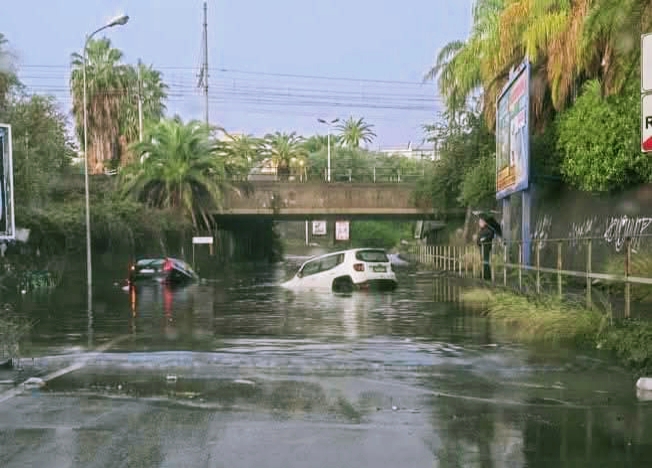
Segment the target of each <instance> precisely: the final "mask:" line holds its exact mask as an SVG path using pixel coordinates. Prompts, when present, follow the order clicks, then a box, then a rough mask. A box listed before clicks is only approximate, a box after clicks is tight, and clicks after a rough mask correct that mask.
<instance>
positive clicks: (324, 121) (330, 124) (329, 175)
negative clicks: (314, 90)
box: [317, 119, 340, 182]
mask: <svg viewBox="0 0 652 468" xmlns="http://www.w3.org/2000/svg"><path fill="white" fill-rule="evenodd" d="M339 121H340V119H333V120H331V121H330V122H327V121H326V120H324V119H317V122H319V123H323V124H324V125H328V170H327V171H326V174H327V176H326V180H327V181H328V182H330V181H331V127H332V126H333V124H336V123H337V122H339Z"/></svg>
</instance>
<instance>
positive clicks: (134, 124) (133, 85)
mask: <svg viewBox="0 0 652 468" xmlns="http://www.w3.org/2000/svg"><path fill="white" fill-rule="evenodd" d="M139 71H140V81H139V80H138V72H139ZM126 73H127V77H126V79H127V84H128V88H127V90H126V95H125V97H124V99H123V102H122V103H121V114H120V147H121V156H122V164H123V165H124V164H127V163H128V162H129V156H130V154H129V151H128V148H129V145H130V144H131V143H133V142H135V141H137V140H138V139H139V136H140V135H139V133H140V132H139V121H138V97H139V95H140V96H141V99H142V108H143V126H149V125H150V124H152V123H156V122H158V121H160V120H161V119H162V118H163V116H164V115H165V110H166V107H165V99H166V98H167V90H168V86H167V85H166V84H165V83H164V82H163V79H162V75H161V72H160V71H158V70H155V69H154V68H153V67H152V66H146V65H144V64H142V63H140V62H139V63H138V64H137V65H136V66H135V67H132V66H128V67H127V68H126Z"/></svg>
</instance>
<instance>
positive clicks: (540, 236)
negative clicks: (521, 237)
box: [532, 215, 652, 252]
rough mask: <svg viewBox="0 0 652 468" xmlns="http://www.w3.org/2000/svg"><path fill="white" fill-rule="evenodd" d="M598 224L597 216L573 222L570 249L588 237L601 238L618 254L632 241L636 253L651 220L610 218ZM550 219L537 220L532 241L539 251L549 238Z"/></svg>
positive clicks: (549, 217) (627, 217) (543, 217)
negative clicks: (626, 242)
mask: <svg viewBox="0 0 652 468" xmlns="http://www.w3.org/2000/svg"><path fill="white" fill-rule="evenodd" d="M603 220H604V222H602V223H601V222H600V221H601V220H600V218H599V217H598V216H592V217H587V218H585V219H583V220H581V221H574V222H572V223H571V225H570V229H569V231H568V238H569V239H570V245H571V246H572V247H580V246H581V242H580V240H581V239H586V238H589V237H602V238H603V239H604V240H605V242H606V243H607V244H609V245H611V246H613V248H614V249H615V250H616V252H620V251H621V250H622V249H623V247H624V245H625V241H626V239H627V238H628V237H629V238H631V239H632V251H633V252H636V251H637V250H638V249H639V247H640V246H641V241H642V239H641V236H645V235H646V234H650V232H649V231H648V228H649V227H650V225H652V218H648V217H630V216H627V215H624V216H612V217H609V218H606V219H604V218H603ZM552 226H553V223H552V217H551V216H550V215H543V216H542V217H540V218H539V219H538V220H537V223H536V227H535V229H534V232H533V233H532V241H533V242H535V243H536V242H538V245H539V249H542V248H543V246H544V245H545V243H546V241H547V240H548V239H549V237H550V231H551V229H552Z"/></svg>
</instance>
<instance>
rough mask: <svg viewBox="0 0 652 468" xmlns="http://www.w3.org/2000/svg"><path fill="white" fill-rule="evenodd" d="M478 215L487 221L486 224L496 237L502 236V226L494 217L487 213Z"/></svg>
mask: <svg viewBox="0 0 652 468" xmlns="http://www.w3.org/2000/svg"><path fill="white" fill-rule="evenodd" d="M478 217H479V218H480V219H482V220H483V221H484V222H485V223H487V226H489V228H490V229H491V230H492V231H493V232H494V233H496V235H497V236H498V237H503V228H502V227H501V226H500V223H499V222H498V221H496V218H494V217H493V216H492V215H490V214H487V213H480V214H479V215H478Z"/></svg>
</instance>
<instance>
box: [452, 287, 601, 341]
mask: <svg viewBox="0 0 652 468" xmlns="http://www.w3.org/2000/svg"><path fill="white" fill-rule="evenodd" d="M461 299H462V301H463V302H465V303H466V304H469V305H471V306H475V307H476V308H479V309H480V310H481V311H482V312H483V313H484V314H486V315H487V316H488V317H489V318H490V319H492V320H493V321H495V322H496V323H497V324H499V325H501V326H504V327H505V329H506V330H507V331H509V332H510V334H512V335H513V336H514V337H515V338H516V339H518V340H520V341H524V342H546V343H551V344H561V343H566V344H575V345H586V344H591V345H593V344H595V342H596V340H597V338H598V336H599V335H600V333H601V332H602V330H603V329H604V328H605V327H606V326H607V325H608V323H609V319H610V315H609V314H606V313H604V312H601V311H599V310H597V309H587V308H585V307H582V306H580V304H577V303H574V302H567V301H562V300H559V299H557V298H555V297H549V296H540V297H528V296H524V295H519V294H515V293H511V292H507V291H499V290H498V291H497V290H489V289H485V288H475V289H471V290H469V291H466V292H463V293H462V298H461Z"/></svg>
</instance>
